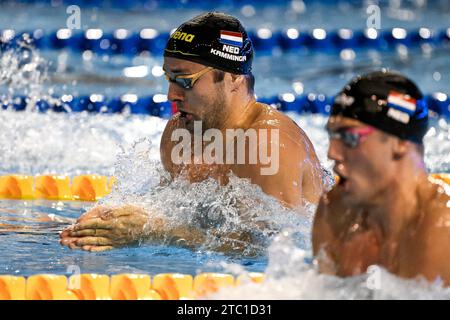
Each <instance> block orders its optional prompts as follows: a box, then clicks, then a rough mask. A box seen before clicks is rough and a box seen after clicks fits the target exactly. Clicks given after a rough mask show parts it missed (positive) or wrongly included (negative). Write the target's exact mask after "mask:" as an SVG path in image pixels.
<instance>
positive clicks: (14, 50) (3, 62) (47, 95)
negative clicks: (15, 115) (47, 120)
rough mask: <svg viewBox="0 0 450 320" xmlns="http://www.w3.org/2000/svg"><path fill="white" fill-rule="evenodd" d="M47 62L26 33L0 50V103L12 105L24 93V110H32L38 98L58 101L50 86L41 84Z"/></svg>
mask: <svg viewBox="0 0 450 320" xmlns="http://www.w3.org/2000/svg"><path fill="white" fill-rule="evenodd" d="M49 66H50V63H49V62H48V61H46V60H45V59H44V58H43V57H42V56H41V55H40V54H39V52H38V51H37V50H36V49H35V48H34V47H33V43H32V39H31V37H30V36H29V35H28V34H26V33H25V34H23V35H22V36H21V37H20V38H19V39H17V40H16V41H15V42H13V44H12V46H10V47H9V48H7V49H5V50H0V93H1V94H0V105H1V106H3V108H6V109H13V107H14V104H19V103H21V101H19V100H18V98H17V97H18V96H25V97H26V98H25V103H26V109H27V110H36V103H37V102H38V101H42V100H43V101H47V102H49V103H50V104H52V105H60V104H61V102H60V101H59V99H57V98H54V97H52V93H53V89H52V88H45V86H44V83H45V82H46V81H47V80H48V79H49V74H48V69H49Z"/></svg>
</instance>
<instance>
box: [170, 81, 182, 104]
mask: <svg viewBox="0 0 450 320" xmlns="http://www.w3.org/2000/svg"><path fill="white" fill-rule="evenodd" d="M183 98H184V90H183V88H181V87H180V86H179V85H177V84H176V83H172V82H169V92H168V93H167V99H169V100H170V101H172V102H177V101H183Z"/></svg>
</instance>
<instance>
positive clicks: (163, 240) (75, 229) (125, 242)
mask: <svg viewBox="0 0 450 320" xmlns="http://www.w3.org/2000/svg"><path fill="white" fill-rule="evenodd" d="M209 233H210V236H213V237H217V238H220V240H221V241H220V245H218V246H217V247H214V248H211V249H212V250H215V251H219V252H226V253H230V252H243V251H244V250H246V251H247V254H252V253H253V252H252V250H249V246H250V245H251V242H252V239H251V235H250V234H249V233H248V232H226V233H224V232H222V231H220V230H217V229H214V228H211V229H210V230H209ZM60 237H61V244H62V245H65V246H68V247H69V248H71V249H83V250H86V251H91V252H99V251H105V250H110V249H113V248H120V247H125V246H134V245H139V244H141V243H156V244H163V245H175V246H180V247H185V248H196V247H199V246H200V245H202V244H204V243H205V239H206V230H202V229H201V228H197V227H195V226H189V225H176V226H171V223H170V222H169V221H167V219H165V218H164V217H163V216H161V215H158V214H157V213H156V212H152V213H149V212H146V211H145V210H144V209H142V208H140V207H136V206H131V205H125V206H122V207H118V208H107V207H103V206H98V207H95V208H93V209H92V210H90V211H89V212H87V213H86V214H84V215H83V216H82V217H80V219H78V221H77V223H76V224H75V225H73V226H70V227H69V228H67V229H65V230H64V231H63V232H62V233H61V235H60ZM254 247H255V249H254V250H253V251H257V250H258V249H259V248H258V247H257V246H254Z"/></svg>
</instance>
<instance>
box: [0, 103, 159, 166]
mask: <svg viewBox="0 0 450 320" xmlns="http://www.w3.org/2000/svg"><path fill="white" fill-rule="evenodd" d="M0 123H1V124H2V125H1V126H0V136H1V137H2V143H1V144H0V162H1V163H2V166H1V168H0V174H16V173H20V174H31V175H36V174H50V173H57V174H67V175H76V174H86V173H95V174H103V175H112V173H113V171H114V163H115V162H116V156H117V155H118V154H119V152H120V147H119V146H121V145H125V144H131V143H133V141H135V140H138V139H140V138H143V137H148V138H149V139H151V140H152V141H153V143H154V144H155V145H159V136H160V135H161V132H162V130H163V128H164V126H165V121H164V120H161V119H159V118H155V117H140V116H129V117H124V116H123V115H90V114H84V113H81V114H80V113H78V114H62V113H46V114H40V113H36V112H15V111H9V110H2V111H1V112H0ZM158 157H159V153H158Z"/></svg>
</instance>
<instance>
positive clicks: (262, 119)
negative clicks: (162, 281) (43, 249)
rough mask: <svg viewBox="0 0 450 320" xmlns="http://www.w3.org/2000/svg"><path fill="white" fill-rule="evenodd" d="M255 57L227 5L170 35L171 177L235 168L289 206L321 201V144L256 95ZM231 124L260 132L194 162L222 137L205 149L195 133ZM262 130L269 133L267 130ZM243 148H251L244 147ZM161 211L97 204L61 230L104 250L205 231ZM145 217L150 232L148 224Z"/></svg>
mask: <svg viewBox="0 0 450 320" xmlns="http://www.w3.org/2000/svg"><path fill="white" fill-rule="evenodd" d="M252 59H253V45H252V42H251V40H250V38H249V37H248V35H247V32H246V31H245V29H244V27H243V26H242V25H241V23H240V22H239V20H237V19H236V18H234V17H232V16H229V15H226V14H223V13H216V12H214V13H206V14H202V15H200V16H197V17H195V18H193V19H192V20H190V21H187V22H186V23H183V24H182V25H181V26H180V27H179V28H178V29H177V30H176V31H175V32H174V33H173V34H172V35H171V38H170V39H169V40H168V42H167V45H166V48H165V51H164V65H163V69H164V71H165V75H166V78H167V80H168V81H169V91H168V99H169V100H170V101H172V102H173V103H175V104H176V107H177V110H178V112H177V113H176V114H175V115H174V116H173V117H172V118H171V119H170V120H169V121H168V123H167V125H166V128H165V130H164V132H163V134H162V138H161V148H160V154H161V162H162V164H163V166H164V168H165V169H166V170H167V171H168V172H169V173H170V174H171V176H172V178H176V177H179V176H181V175H184V176H185V177H187V178H188V179H189V180H190V181H191V182H198V181H202V180H204V179H207V178H209V177H213V178H215V179H217V180H218V181H219V182H220V183H221V184H226V183H227V182H228V176H229V174H230V173H232V174H234V175H236V176H237V177H240V178H247V179H249V180H250V181H251V182H252V183H253V184H256V185H258V186H260V187H261V189H262V191H264V192H265V193H266V194H268V195H271V196H273V197H274V198H276V199H277V200H279V201H280V202H281V203H282V204H283V205H284V206H286V207H289V208H292V207H297V206H299V205H303V204H305V203H306V202H308V203H314V204H317V202H318V200H319V198H320V195H321V192H322V185H323V182H322V169H321V166H320V163H319V161H318V158H317V156H316V153H315V151H314V147H313V145H312V144H311V142H310V140H309V138H308V137H307V136H306V134H305V133H304V132H303V130H302V129H301V128H300V127H299V126H298V125H297V124H296V123H295V122H294V121H293V120H292V119H290V118H289V117H287V116H286V115H284V114H283V113H281V112H279V111H277V110H276V109H274V108H272V107H270V106H268V105H265V104H263V103H259V102H257V101H256V100H255V97H254V92H253V91H254V77H253V75H252ZM211 129H213V131H211ZM214 130H215V131H214ZM229 130H231V131H233V130H234V132H237V131H238V130H241V132H244V131H245V133H249V135H251V134H252V133H255V134H254V137H256V140H253V143H251V139H248V140H247V139H244V143H243V144H242V145H240V144H239V141H238V140H237V139H235V140H231V141H232V142H231V143H230V140H228V139H225V141H223V149H221V148H220V147H219V148H217V149H214V152H211V155H212V157H213V158H214V157H215V159H216V160H217V161H213V162H209V163H206V161H205V162H202V161H197V162H195V161H196V159H197V160H198V159H200V160H201V158H202V155H204V153H203V154H202V153H200V154H199V153H198V150H202V149H203V150H206V147H208V146H209V145H210V144H211V143H212V141H214V142H216V140H215V138H214V140H213V139H210V140H209V141H211V142H210V143H207V142H208V141H206V142H205V141H202V140H200V144H197V147H198V146H200V149H198V148H197V147H196V142H195V140H196V139H198V138H199V136H200V137H201V136H206V134H207V133H208V132H210V133H211V132H215V133H216V136H219V138H220V136H222V137H226V138H228V132H229ZM262 132H265V134H266V136H264V135H260V134H261V133H262ZM174 134H180V136H182V135H184V134H190V138H189V141H188V142H189V151H192V154H191V155H190V156H188V157H187V158H183V159H184V160H186V161H184V160H183V161H179V160H180V159H174V156H175V158H177V156H178V155H179V154H180V153H179V152H178V151H179V149H178V148H179V147H180V144H179V143H180V141H179V140H178V139H174ZM204 140H207V139H204ZM219 145H220V146H222V144H219ZM242 146H244V148H242ZM202 147H204V148H202ZM196 148H197V149H196ZM242 149H244V156H242V153H241V155H239V151H242ZM264 150H265V151H267V155H269V156H268V157H267V159H268V160H270V161H269V162H268V161H263V160H261V158H257V157H255V158H254V159H256V158H257V161H254V162H252V160H251V158H252V155H261V152H262V151H264ZM175 151H176V152H175ZM235 151H236V152H235ZM230 155H231V156H230ZM240 156H242V157H241V158H240ZM230 160H231V161H230ZM150 216H151V217H150ZM155 216H157V213H152V214H150V215H149V214H148V213H147V212H145V211H144V210H143V209H141V208H137V207H131V206H124V207H121V208H105V207H96V208H94V209H92V210H91V211H89V212H87V213H86V214H84V215H83V216H82V217H81V218H80V219H79V220H78V222H77V223H76V224H75V225H74V226H71V227H69V228H68V229H66V230H65V231H63V232H62V233H61V238H62V240H61V243H62V244H63V245H66V246H69V247H70V248H73V249H75V248H81V249H84V250H89V251H101V250H106V249H111V248H113V247H119V246H124V245H129V244H133V243H135V242H136V241H138V239H142V237H143V236H144V237H148V238H149V239H152V240H155V239H158V238H160V237H162V236H163V234H162V233H167V232H170V233H173V234H176V235H177V238H182V239H184V240H187V241H188V242H193V241H196V240H198V239H199V235H196V234H195V231H194V230H183V229H178V230H171V231H167V230H164V225H165V224H164V219H163V218H158V219H157V218H155ZM149 219H150V220H149ZM144 224H146V225H147V226H149V228H150V229H151V232H147V233H146V232H144V231H143V230H144ZM147 229H148V228H147ZM163 230H164V231H163ZM144 233H146V234H145V235H144ZM198 241H201V240H198Z"/></svg>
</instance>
